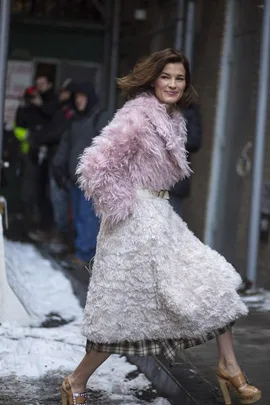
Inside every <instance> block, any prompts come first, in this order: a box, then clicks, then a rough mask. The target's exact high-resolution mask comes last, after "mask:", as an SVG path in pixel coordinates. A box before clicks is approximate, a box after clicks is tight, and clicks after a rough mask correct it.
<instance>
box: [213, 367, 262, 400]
mask: <svg viewBox="0 0 270 405" xmlns="http://www.w3.org/2000/svg"><path fill="white" fill-rule="evenodd" d="M217 379H218V382H219V386H220V390H221V392H222V395H223V398H224V402H225V405H231V403H232V401H231V395H230V391H229V389H234V390H235V391H236V393H237V395H238V397H239V399H240V402H241V403H242V404H254V402H257V401H259V399H260V398H261V397H262V392H261V391H260V390H258V388H256V387H253V386H252V385H249V382H248V380H247V378H246V377H245V376H244V374H243V373H242V372H240V373H239V374H237V375H235V376H233V377H230V376H229V374H227V373H226V371H224V370H221V369H220V368H218V369H217Z"/></svg>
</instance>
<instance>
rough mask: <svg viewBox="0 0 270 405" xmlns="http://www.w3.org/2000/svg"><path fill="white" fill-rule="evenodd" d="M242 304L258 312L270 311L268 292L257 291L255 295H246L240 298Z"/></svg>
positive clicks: (269, 293) (269, 295) (269, 294)
mask: <svg viewBox="0 0 270 405" xmlns="http://www.w3.org/2000/svg"><path fill="white" fill-rule="evenodd" d="M242 300H243V301H244V303H245V304H246V305H247V306H248V307H250V308H256V309H258V310H259V311H270V291H266V290H263V289H261V290H259V291H258V292H257V293H256V294H252V293H250V294H247V295H245V296H243V297H242Z"/></svg>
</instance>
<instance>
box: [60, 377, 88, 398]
mask: <svg viewBox="0 0 270 405" xmlns="http://www.w3.org/2000/svg"><path fill="white" fill-rule="evenodd" d="M61 394H62V405H87V404H88V402H87V393H86V392H82V393H74V394H73V392H72V389H71V384H70V381H69V378H68V377H66V378H65V379H64V381H63V384H62V386H61Z"/></svg>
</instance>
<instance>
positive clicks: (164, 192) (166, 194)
mask: <svg viewBox="0 0 270 405" xmlns="http://www.w3.org/2000/svg"><path fill="white" fill-rule="evenodd" d="M150 192H151V193H152V194H153V195H155V196H157V197H159V198H163V199H164V200H169V199H170V195H169V191H167V190H160V191H150Z"/></svg>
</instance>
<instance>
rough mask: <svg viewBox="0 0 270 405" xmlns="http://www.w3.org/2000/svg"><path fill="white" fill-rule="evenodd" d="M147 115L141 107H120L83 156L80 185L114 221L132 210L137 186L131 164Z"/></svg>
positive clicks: (104, 215)
mask: <svg viewBox="0 0 270 405" xmlns="http://www.w3.org/2000/svg"><path fill="white" fill-rule="evenodd" d="M143 119H145V118H144V117H143V114H140V113H139V112H138V111H136V112H134V114H132V112H130V110H129V111H125V109H122V110H120V111H118V113H116V115H115V117H114V119H113V120H112V121H111V122H110V123H109V124H108V125H107V126H106V127H105V128H104V129H103V130H102V132H101V134H100V135H99V136H97V137H96V138H94V140H93V143H92V145H91V146H90V147H88V148H86V149H85V151H84V153H83V155H82V156H81V157H80V160H79V164H78V167H77V172H76V173H77V175H78V176H79V177H78V182H79V186H80V188H81V189H82V190H84V192H85V196H86V198H88V199H90V198H92V199H93V202H94V206H95V210H96V213H97V215H98V216H99V217H102V218H103V220H104V221H105V222H106V223H109V224H111V225H112V224H115V223H117V222H119V221H121V220H124V219H126V218H127V217H128V215H129V214H131V212H132V208H133V204H134V202H135V189H134V186H133V184H132V177H131V174H130V170H129V167H130V160H131V159H133V157H134V155H135V154H136V153H137V152H138V150H139V148H140V137H139V128H141V125H142V120H143Z"/></svg>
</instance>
